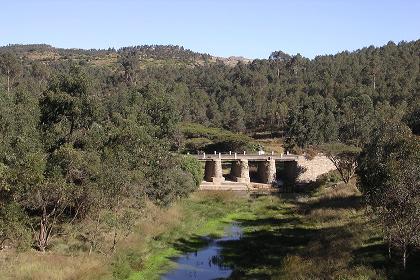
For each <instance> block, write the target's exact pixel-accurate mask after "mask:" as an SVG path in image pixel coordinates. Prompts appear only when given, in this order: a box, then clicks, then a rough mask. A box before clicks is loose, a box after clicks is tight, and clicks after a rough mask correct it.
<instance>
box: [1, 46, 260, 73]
mask: <svg viewBox="0 0 420 280" xmlns="http://www.w3.org/2000/svg"><path fill="white" fill-rule="evenodd" d="M2 52H13V53H15V54H16V55H18V56H20V57H21V58H23V59H27V60H38V61H44V62H54V61H61V60H85V61H88V62H91V63H93V64H98V65H107V64H113V63H115V62H116V61H117V58H118V56H119V55H122V54H126V53H130V54H135V55H136V56H137V57H138V58H139V60H140V61H143V62H145V63H150V62H152V61H156V62H162V61H166V62H167V63H170V62H173V63H178V64H179V63H184V64H188V65H205V64H206V63H220V62H221V63H223V64H225V65H228V66H232V67H233V66H235V65H236V64H237V63H239V62H242V63H250V62H252V61H253V60H252V59H248V58H244V57H241V56H230V57H219V56H212V55H210V54H206V53H199V52H194V51H192V50H189V49H186V48H184V47H182V46H177V45H141V46H130V47H122V48H119V49H115V48H108V49H78V48H56V47H53V46H51V45H48V44H10V45H7V46H2V47H0V53H2Z"/></svg>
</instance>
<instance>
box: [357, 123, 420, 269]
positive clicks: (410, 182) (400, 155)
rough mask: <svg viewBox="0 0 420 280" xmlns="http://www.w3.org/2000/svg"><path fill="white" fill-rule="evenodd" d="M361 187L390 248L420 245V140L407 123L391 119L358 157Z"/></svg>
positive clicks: (403, 253)
mask: <svg viewBox="0 0 420 280" xmlns="http://www.w3.org/2000/svg"><path fill="white" fill-rule="evenodd" d="M357 173H358V175H359V176H358V178H359V187H360V188H361V190H362V192H363V194H364V195H365V198H366V201H367V203H368V205H370V206H371V209H372V210H373V212H374V214H376V215H377V217H378V218H379V221H380V223H381V224H382V226H383V231H384V236H385V239H386V240H387V241H388V244H389V248H390V257H391V248H395V249H397V250H398V252H400V253H401V256H402V263H403V267H404V268H405V266H406V259H407V256H408V255H409V252H410V251H411V250H412V249H413V248H415V247H417V248H418V247H419V246H420V139H419V138H418V136H415V135H413V134H412V133H411V132H410V129H409V128H408V127H406V126H405V125H403V124H401V123H398V122H393V121H391V122H390V121H387V122H385V123H384V125H383V126H382V128H381V129H378V130H377V131H375V132H374V136H373V137H372V139H371V140H370V142H369V143H368V144H367V145H366V146H365V147H364V149H363V151H362V154H361V156H360V157H359V159H358V167H357Z"/></svg>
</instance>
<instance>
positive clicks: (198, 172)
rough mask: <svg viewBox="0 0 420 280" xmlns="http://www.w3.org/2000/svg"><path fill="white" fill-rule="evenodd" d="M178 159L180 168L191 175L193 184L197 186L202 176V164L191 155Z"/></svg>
mask: <svg viewBox="0 0 420 280" xmlns="http://www.w3.org/2000/svg"><path fill="white" fill-rule="evenodd" d="M180 161H181V169H182V170H184V171H185V172H188V173H190V174H191V175H192V177H193V179H194V182H195V185H196V187H198V186H199V185H200V184H201V181H203V177H204V168H203V166H202V164H201V163H200V162H199V161H198V160H197V159H196V158H194V157H192V156H183V157H181V159H180Z"/></svg>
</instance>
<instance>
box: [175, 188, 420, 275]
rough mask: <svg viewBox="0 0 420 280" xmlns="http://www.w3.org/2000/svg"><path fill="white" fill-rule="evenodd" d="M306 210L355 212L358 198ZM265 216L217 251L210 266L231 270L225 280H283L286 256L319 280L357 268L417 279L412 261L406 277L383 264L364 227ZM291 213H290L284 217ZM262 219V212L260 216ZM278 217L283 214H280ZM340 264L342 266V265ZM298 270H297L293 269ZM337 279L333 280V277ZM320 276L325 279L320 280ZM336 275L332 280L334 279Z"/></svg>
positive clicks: (275, 208) (245, 222)
mask: <svg viewBox="0 0 420 280" xmlns="http://www.w3.org/2000/svg"><path fill="white" fill-rule="evenodd" d="M295 205H296V206H297V207H296V208H297V210H298V211H299V209H300V208H304V209H321V208H325V209H337V208H340V209H341V208H346V209H350V208H353V209H359V208H360V207H361V206H360V200H359V197H352V196H350V197H345V198H337V197H334V198H324V199H321V200H319V201H317V202H316V203H312V204H306V205H305V204H303V203H300V204H295ZM265 209H266V211H267V213H269V214H268V215H267V216H264V214H262V215H260V216H259V217H258V215H257V217H258V218H256V219H239V220H236V222H238V223H239V224H240V225H241V227H242V228H243V230H244V232H243V236H242V237H241V238H240V239H239V240H229V241H221V242H220V243H219V245H220V246H221V251H220V253H219V255H218V256H214V257H213V258H212V259H211V262H213V263H214V264H218V265H220V266H223V267H228V268H231V269H232V271H233V272H232V274H231V276H230V277H229V279H272V278H275V279H281V277H279V276H278V275H279V274H281V273H282V271H281V266H282V264H283V263H284V261H285V259H286V258H287V257H288V256H290V255H297V256H299V257H302V258H303V259H308V258H309V259H311V260H314V263H315V266H316V264H322V265H321V266H322V268H319V269H318V271H317V272H316V273H318V274H314V275H315V278H316V277H321V278H322V279H334V278H336V276H337V272H338V273H340V269H343V271H346V272H348V271H352V269H353V267H354V268H356V267H360V266H361V265H364V266H367V267H369V269H372V270H373V271H375V270H381V271H385V272H386V274H387V275H389V278H398V279H401V278H403V279H415V278H412V276H414V275H416V273H414V272H417V273H418V272H419V267H418V266H416V263H415V262H416V261H418V259H419V258H418V257H415V258H413V259H411V260H410V262H409V264H408V265H409V267H408V269H407V272H406V273H405V274H404V275H402V274H401V272H400V270H399V269H398V263H391V262H389V261H387V257H386V254H387V250H386V248H385V247H384V245H383V244H382V242H381V240H380V239H378V237H371V238H370V239H367V240H364V242H365V243H366V244H367V245H366V246H361V244H362V240H361V239H362V237H360V232H361V231H363V230H364V228H365V227H366V226H367V225H365V224H363V223H359V224H356V223H352V222H349V223H348V224H346V225H344V226H331V227H320V228H318V227H311V226H308V225H307V224H306V223H305V216H304V215H303V216H299V215H296V213H294V212H291V210H290V209H287V210H285V208H283V207H282V206H281V205H276V204H270V205H267V206H266V208H265ZM288 211H289V212H288ZM262 213H264V211H262ZM278 213H281V214H278ZM208 241H209V238H207V237H206V238H203V237H202V236H197V235H195V236H189V237H188V238H182V239H179V240H177V241H176V242H175V243H174V244H173V246H174V247H175V248H176V249H177V250H179V251H181V252H195V251H197V250H199V249H200V248H202V247H203V246H206V244H208ZM340 261H341V262H340ZM297 265H298V266H299V264H297ZM334 273H336V274H334ZM323 275H324V276H323ZM334 275H335V276H334Z"/></svg>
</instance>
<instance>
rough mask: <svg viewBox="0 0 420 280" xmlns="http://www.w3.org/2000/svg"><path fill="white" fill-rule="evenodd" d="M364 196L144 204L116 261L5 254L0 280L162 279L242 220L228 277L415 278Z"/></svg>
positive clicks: (340, 192) (412, 265)
mask: <svg viewBox="0 0 420 280" xmlns="http://www.w3.org/2000/svg"><path fill="white" fill-rule="evenodd" d="M360 199H361V197H360V194H359V193H358V191H357V189H356V188H355V187H354V184H353V183H351V184H349V185H343V184H338V185H336V186H334V187H326V186H325V185H322V186H320V187H319V188H318V189H316V190H311V192H310V195H308V194H307V193H299V194H282V195H279V196H272V195H270V196H265V195H262V196H257V197H251V196H249V195H246V194H241V193H235V192H207V193H206V192H198V193H195V194H193V195H192V196H191V197H190V198H188V199H184V200H182V201H180V202H178V203H176V204H175V205H174V206H172V207H170V208H167V209H161V208H158V207H156V206H154V205H152V204H147V205H146V208H145V211H144V217H143V219H142V220H141V221H139V223H138V226H137V228H136V229H135V231H134V232H133V233H132V234H131V235H129V236H128V237H127V238H126V239H125V240H124V241H123V242H122V243H121V244H120V245H119V250H118V252H117V253H116V254H115V255H114V256H108V257H106V256H102V255H97V254H93V255H91V256H88V255H86V254H84V253H82V252H76V253H74V254H68V253H63V252H60V251H58V250H55V251H54V250H52V251H50V252H48V253H45V254H41V253H37V252H34V251H29V252H23V253H11V252H9V253H7V254H5V253H4V252H1V253H0V275H1V276H0V278H1V279H148V280H149V279H150V280H152V279H159V277H160V275H161V274H162V273H164V272H166V271H168V270H170V269H171V268H173V267H174V266H175V264H174V263H173V261H172V260H173V258H174V257H176V256H178V255H181V254H184V253H186V252H193V251H196V250H198V249H199V248H201V247H203V246H205V245H206V243H207V242H208V239H204V238H203V236H214V237H217V236H221V235H222V234H223V233H224V228H225V227H226V225H228V224H230V223H232V222H238V223H240V225H241V227H242V229H243V237H242V238H241V239H240V240H231V241H226V242H223V243H222V250H221V255H220V258H219V260H218V261H220V262H221V264H222V265H224V266H226V267H230V268H231V269H232V270H233V273H232V276H231V277H230V278H231V279H387V278H389V279H415V277H414V276H416V275H417V274H418V272H419V267H418V265H416V263H418V261H419V258H418V256H416V255H412V256H411V257H410V259H409V262H408V269H407V271H406V273H402V272H401V270H400V264H399V263H398V262H397V258H395V260H391V261H390V260H388V259H387V250H386V247H385V246H384V244H383V242H382V238H381V232H380V229H379V228H378V226H376V225H375V224H374V223H373V222H372V221H371V220H370V219H368V217H367V215H366V213H365V209H364V208H363V206H362V204H361V201H360Z"/></svg>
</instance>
